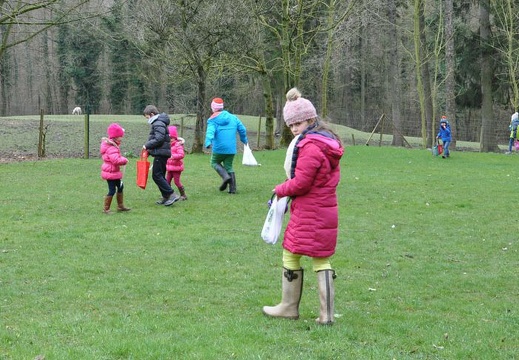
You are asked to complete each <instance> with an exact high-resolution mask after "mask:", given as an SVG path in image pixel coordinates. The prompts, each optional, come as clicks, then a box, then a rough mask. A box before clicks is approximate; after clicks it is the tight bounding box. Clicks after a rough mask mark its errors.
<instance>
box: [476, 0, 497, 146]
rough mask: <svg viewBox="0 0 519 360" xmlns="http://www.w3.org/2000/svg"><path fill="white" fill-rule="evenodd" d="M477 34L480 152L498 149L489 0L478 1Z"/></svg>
mask: <svg viewBox="0 0 519 360" xmlns="http://www.w3.org/2000/svg"><path fill="white" fill-rule="evenodd" d="M479 14H480V17H479V34H480V37H481V93H482V103H481V137H480V150H481V151H482V152H492V151H498V150H499V148H498V147H497V138H496V134H495V132H494V131H493V130H494V124H495V121H494V110H493V105H492V78H493V75H494V70H493V66H494V64H493V62H492V55H493V48H492V46H491V45H490V40H491V31H490V0H480V1H479Z"/></svg>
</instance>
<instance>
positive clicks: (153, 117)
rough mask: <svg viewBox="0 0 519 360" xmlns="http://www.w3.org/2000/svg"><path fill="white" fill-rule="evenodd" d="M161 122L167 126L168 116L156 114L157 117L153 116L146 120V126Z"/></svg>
mask: <svg viewBox="0 0 519 360" xmlns="http://www.w3.org/2000/svg"><path fill="white" fill-rule="evenodd" d="M157 120H158V121H162V122H163V123H164V124H166V126H168V125H169V116H168V114H166V113H160V114H157V115H153V116H152V117H150V118H149V119H148V124H150V125H151V124H153V123H154V122H155V121H157Z"/></svg>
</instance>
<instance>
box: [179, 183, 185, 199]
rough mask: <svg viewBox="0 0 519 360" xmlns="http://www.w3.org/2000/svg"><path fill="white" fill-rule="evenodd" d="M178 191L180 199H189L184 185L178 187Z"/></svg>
mask: <svg viewBox="0 0 519 360" xmlns="http://www.w3.org/2000/svg"><path fill="white" fill-rule="evenodd" d="M178 192H179V193H180V199H179V200H181V201H184V200H187V196H186V190H185V189H184V187H183V186H181V187H179V188H178Z"/></svg>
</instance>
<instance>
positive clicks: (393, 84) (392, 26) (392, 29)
mask: <svg viewBox="0 0 519 360" xmlns="http://www.w3.org/2000/svg"><path fill="white" fill-rule="evenodd" d="M396 14H397V6H396V0H388V6H387V17H388V21H389V25H388V32H389V41H390V43H391V44H392V46H390V47H389V49H388V61H389V69H388V78H389V89H391V90H390V94H389V96H390V101H391V116H392V120H393V142H392V144H393V145H395V146H403V145H404V139H403V137H402V119H401V114H400V101H401V99H400V66H399V63H400V62H399V58H398V50H397V49H398V47H397V46H396V44H398V43H399V41H398V32H397V20H396V19H397V16H396Z"/></svg>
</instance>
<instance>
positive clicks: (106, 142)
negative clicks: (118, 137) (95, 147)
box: [100, 137, 118, 154]
mask: <svg viewBox="0 0 519 360" xmlns="http://www.w3.org/2000/svg"><path fill="white" fill-rule="evenodd" d="M112 146H115V147H118V145H117V144H116V143H115V141H113V140H112V139H110V138H107V137H103V138H102V139H101V150H100V151H101V154H104V153H106V151H107V150H108V149H109V148H110V147H112Z"/></svg>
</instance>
